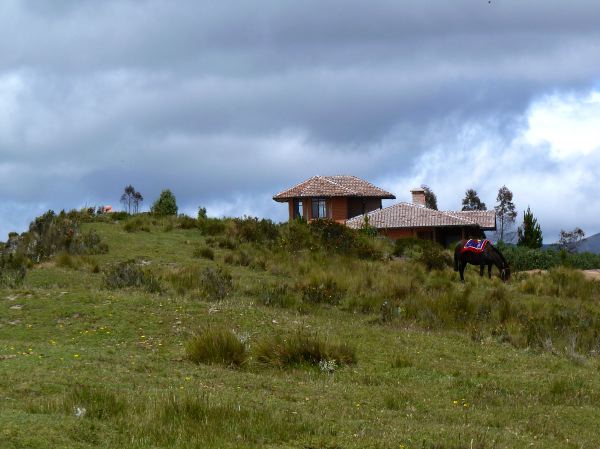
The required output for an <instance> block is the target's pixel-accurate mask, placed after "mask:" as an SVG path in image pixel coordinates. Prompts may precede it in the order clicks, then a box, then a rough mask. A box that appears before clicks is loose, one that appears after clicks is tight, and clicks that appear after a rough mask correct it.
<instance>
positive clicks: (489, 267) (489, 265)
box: [488, 263, 492, 279]
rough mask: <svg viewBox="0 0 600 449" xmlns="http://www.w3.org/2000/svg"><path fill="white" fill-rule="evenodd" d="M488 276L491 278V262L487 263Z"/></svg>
mask: <svg viewBox="0 0 600 449" xmlns="http://www.w3.org/2000/svg"><path fill="white" fill-rule="evenodd" d="M488 278H490V279H492V264H491V263H488Z"/></svg>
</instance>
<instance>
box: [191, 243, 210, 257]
mask: <svg viewBox="0 0 600 449" xmlns="http://www.w3.org/2000/svg"><path fill="white" fill-rule="evenodd" d="M192 255H193V256H194V257H197V258H203V259H209V260H214V259H215V252H214V251H213V250H212V249H210V248H209V247H207V246H197V247H196V248H194V252H193V253H192Z"/></svg>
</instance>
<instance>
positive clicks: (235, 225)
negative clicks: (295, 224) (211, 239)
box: [229, 217, 279, 243]
mask: <svg viewBox="0 0 600 449" xmlns="http://www.w3.org/2000/svg"><path fill="white" fill-rule="evenodd" d="M229 233H230V235H231V236H232V237H233V238H235V239H237V240H239V241H241V242H251V243H270V242H274V241H275V240H276V239H277V238H278V237H279V228H278V227H277V225H275V223H273V222H272V221H271V220H268V219H261V220H259V219H258V218H255V217H244V218H234V219H233V221H232V226H231V228H230V232H229Z"/></svg>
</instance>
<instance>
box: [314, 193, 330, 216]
mask: <svg viewBox="0 0 600 449" xmlns="http://www.w3.org/2000/svg"><path fill="white" fill-rule="evenodd" d="M312 218H313V219H317V218H327V202H326V201H325V199H324V198H314V199H313V200H312Z"/></svg>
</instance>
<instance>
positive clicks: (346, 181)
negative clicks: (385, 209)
mask: <svg viewBox="0 0 600 449" xmlns="http://www.w3.org/2000/svg"><path fill="white" fill-rule="evenodd" d="M339 196H357V197H370V198H387V199H394V198H396V197H395V196H394V195H392V194H391V193H390V192H386V191H385V190H383V189H380V188H379V187H377V186H374V185H373V184H371V183H370V182H368V181H365V180H364V179H360V178H357V177H356V176H345V175H344V176H342V175H340V176H313V177H312V178H310V179H307V180H306V181H304V182H301V183H300V184H297V185H295V186H294V187H291V188H289V189H287V190H284V191H283V192H280V193H278V194H277V195H275V196H274V197H273V199H274V200H275V201H287V200H289V199H292V198H305V197H339Z"/></svg>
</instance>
